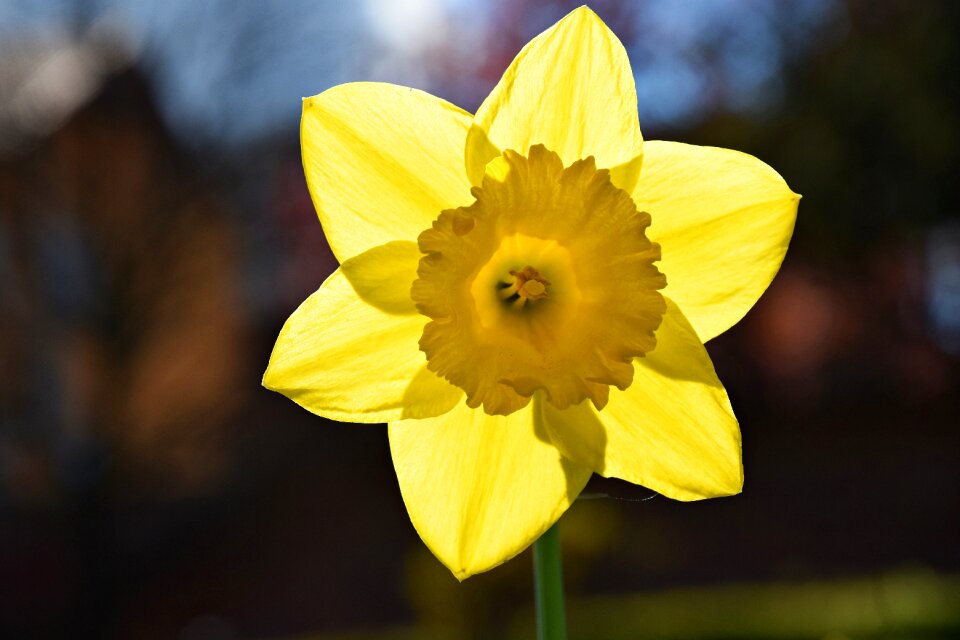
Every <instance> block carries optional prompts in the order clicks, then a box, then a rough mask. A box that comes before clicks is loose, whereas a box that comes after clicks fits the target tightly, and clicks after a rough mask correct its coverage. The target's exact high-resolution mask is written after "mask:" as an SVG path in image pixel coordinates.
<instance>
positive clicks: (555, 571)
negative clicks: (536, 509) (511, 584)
mask: <svg viewBox="0 0 960 640" xmlns="http://www.w3.org/2000/svg"><path fill="white" fill-rule="evenodd" d="M562 565H563V563H562V559H561V556H560V530H559V527H558V526H557V524H556V523H554V525H553V526H552V527H550V528H549V529H547V531H546V532H545V533H544V534H543V535H542V536H540V539H539V540H537V541H536V542H534V543H533V586H534V598H535V600H536V606H537V640H566V638H567V614H566V611H565V610H564V605H563V566H562Z"/></svg>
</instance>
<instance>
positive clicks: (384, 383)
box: [263, 243, 463, 422]
mask: <svg viewBox="0 0 960 640" xmlns="http://www.w3.org/2000/svg"><path fill="white" fill-rule="evenodd" d="M404 245H406V246H404ZM411 247H412V251H411ZM418 255H419V252H417V251H416V245H415V244H413V243H391V244H390V245H386V246H384V247H376V248H374V249H371V250H370V251H368V252H367V253H364V254H361V255H359V256H357V257H355V258H353V259H351V260H348V261H347V262H345V263H344V264H343V266H342V267H341V268H340V269H338V270H337V271H335V272H334V273H333V275H331V276H330V277H329V278H327V280H326V282H324V283H323V284H322V285H321V286H320V289H319V290H317V291H316V293H314V294H313V295H311V296H310V297H309V298H307V300H306V301H304V303H303V304H301V305H300V307H299V308H298V309H297V310H296V311H295V312H294V313H293V315H291V316H290V318H289V319H288V320H287V322H286V324H285V325H284V326H283V329H282V330H281V332H280V337H279V338H277V344H276V346H275V347H274V349H273V354H272V355H271V356H270V364H269V365H267V371H266V373H265V374H264V376H263V384H264V386H266V387H268V388H270V389H273V390H275V391H279V392H280V393H283V394H284V395H285V396H287V397H289V398H290V399H291V400H293V401H295V402H296V403H297V404H299V405H301V406H302V407H304V408H305V409H307V410H309V411H312V412H313V413H316V414H318V415H321V416H324V417H326V418H332V419H334V420H342V421H345V422H387V421H389V420H397V419H399V418H405V417H427V416H435V415H439V414H441V413H444V412H445V411H449V410H450V409H451V408H453V406H454V405H455V404H456V403H457V402H458V401H459V400H460V398H461V397H462V396H463V393H462V392H461V391H460V390H459V389H457V388H456V387H454V386H452V385H450V384H449V383H447V382H446V381H444V380H441V379H440V378H438V377H437V376H436V375H435V374H433V373H431V372H429V371H427V369H426V357H425V356H424V355H423V353H422V352H421V351H420V350H419V348H418V346H417V341H418V340H419V339H420V334H421V332H422V331H423V325H424V323H425V322H426V320H427V319H426V318H424V317H423V316H421V315H417V314H416V313H403V314H397V313H392V312H390V311H385V310H383V308H378V306H380V307H383V306H384V305H386V306H387V307H388V308H389V307H390V306H391V305H392V306H399V305H401V302H402V300H401V298H400V297H399V296H398V295H396V294H395V293H387V292H396V291H402V292H407V297H409V291H410V286H411V283H412V282H413V279H414V277H416V264H417V262H416V256H418ZM355 287H356V288H355ZM375 305H378V306H375Z"/></svg>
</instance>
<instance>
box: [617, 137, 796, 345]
mask: <svg viewBox="0 0 960 640" xmlns="http://www.w3.org/2000/svg"><path fill="white" fill-rule="evenodd" d="M633 199H634V201H636V203H637V208H638V209H639V210H640V211H646V212H647V213H649V214H650V215H651V216H652V218H653V223H652V224H651V226H650V229H649V231H648V234H649V236H650V239H651V240H653V241H655V242H659V243H660V248H661V252H662V259H661V261H660V264H659V267H660V270H661V271H662V272H663V273H664V274H665V275H666V276H667V288H666V289H665V290H664V293H665V294H666V295H668V296H670V297H671V298H672V299H673V300H674V301H676V303H677V304H678V305H679V306H680V308H681V309H683V312H684V314H685V315H686V316H687V318H688V319H689V321H690V324H692V325H693V327H694V328H695V329H696V330H697V334H698V335H699V336H700V339H701V340H703V341H704V342H706V341H707V340H709V339H711V338H713V337H715V336H717V335H719V334H721V333H723V332H724V331H726V330H727V329H729V328H730V327H731V326H732V325H734V324H735V323H736V322H738V321H739V320H740V318H742V317H743V316H744V315H745V314H746V313H747V311H749V310H750V308H751V307H752V306H753V305H754V303H755V302H756V301H757V299H758V298H759V297H760V295H761V294H762V293H763V292H764V291H765V290H766V288H767V286H768V285H769V284H770V281H771V280H772V279H773V276H774V275H776V273H777V270H778V269H779V268H780V263H781V262H782V261H783V256H784V254H785V253H786V251H787V244H788V243H789V242H790V236H791V235H792V234H793V224H794V221H795V220H796V217H797V203H798V202H799V200H800V196H798V195H797V194H795V193H793V192H792V191H791V190H790V189H789V188H788V187H787V185H786V183H785V182H784V181H783V178H781V177H780V175H779V174H778V173H777V172H776V171H774V170H773V169H771V168H770V167H769V166H767V165H766V164H764V163H763V162H761V161H759V160H757V159H756V158H754V157H753V156H750V155H747V154H744V153H740V152H738V151H730V150H728V149H718V148H715V147H697V146H693V145H687V144H681V143H677V142H659V141H651V142H647V144H646V146H645V148H644V160H643V172H642V173H641V175H640V180H639V182H638V183H637V187H636V189H634V191H633Z"/></svg>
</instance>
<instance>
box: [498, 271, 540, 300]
mask: <svg viewBox="0 0 960 640" xmlns="http://www.w3.org/2000/svg"><path fill="white" fill-rule="evenodd" d="M510 278H511V282H510V283H505V282H501V284H502V285H505V286H504V287H503V288H501V289H500V292H499V293H500V298H501V299H503V300H507V301H508V302H513V307H514V308H515V309H522V308H523V307H524V305H525V304H526V302H527V300H533V301H536V300H543V299H544V298H546V297H547V295H548V294H547V287H549V286H550V281H549V280H547V279H546V278H544V277H543V276H541V275H540V272H539V271H537V270H536V269H534V268H533V267H531V266H530V265H527V266H525V267H524V268H523V269H521V270H520V271H517V270H512V271H510ZM518 303H519V304H518Z"/></svg>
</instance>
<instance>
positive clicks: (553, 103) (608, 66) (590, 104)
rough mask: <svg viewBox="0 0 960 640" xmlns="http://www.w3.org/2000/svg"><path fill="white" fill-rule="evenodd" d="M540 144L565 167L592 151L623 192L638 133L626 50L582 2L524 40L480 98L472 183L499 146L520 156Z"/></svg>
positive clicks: (638, 148)
mask: <svg viewBox="0 0 960 640" xmlns="http://www.w3.org/2000/svg"><path fill="white" fill-rule="evenodd" d="M534 144H543V145H545V146H546V147H547V148H548V149H550V150H551V151H555V152H556V153H558V154H560V158H561V159H562V160H563V164H564V166H567V165H570V164H571V163H573V162H574V161H576V160H580V159H581V158H586V157H587V156H593V157H594V158H595V159H596V161H597V166H598V167H601V168H605V169H611V179H612V180H613V183H614V184H615V185H616V186H618V187H620V188H621V189H625V190H626V191H628V192H629V191H630V190H631V188H632V187H633V185H634V183H635V182H636V179H637V175H638V173H639V171H640V163H641V160H642V153H643V138H642V137H641V135H640V122H639V120H638V119H637V91H636V87H635V86H634V82H633V72H632V71H631V70H630V61H629V60H628V59H627V52H626V51H625V50H624V48H623V45H622V44H620V41H619V40H618V39H617V36H615V35H614V34H613V32H611V31H610V29H608V28H607V26H606V25H605V24H603V22H602V21H601V20H600V18H598V17H597V15H596V14H595V13H594V12H593V11H591V10H590V9H588V8H586V7H580V8H579V9H576V10H575V11H573V12H572V13H570V14H569V15H567V16H566V17H565V18H563V19H562V20H561V21H560V22H558V23H557V24H555V25H554V26H552V27H551V28H549V29H547V30H546V31H544V32H543V33H541V34H540V35H539V36H537V37H536V38H534V39H533V40H531V41H530V42H529V43H528V44H527V45H526V46H525V47H524V48H523V50H522V51H520V53H519V54H518V55H517V57H516V58H515V59H514V61H513V62H512V63H511V64H510V66H509V68H507V70H506V72H505V73H504V74H503V78H502V79H501V80H500V82H499V83H498V84H497V86H496V87H494V89H493V92H492V93H491V94H490V95H489V96H488V97H487V99H486V100H484V102H483V104H482V105H481V106H480V109H479V110H478V111H477V115H476V116H475V117H474V119H473V126H472V127H471V128H470V133H469V135H468V136H467V150H466V162H467V174H468V175H469V176H470V181H471V182H472V183H473V184H474V185H477V186H479V185H480V184H481V181H482V179H483V173H484V168H485V167H486V165H487V163H488V162H489V161H490V160H492V159H494V158H496V157H497V156H498V155H500V152H501V151H503V150H505V149H512V150H514V151H517V152H518V153H520V154H523V155H526V154H527V151H528V149H529V148H530V146H531V145H534Z"/></svg>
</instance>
